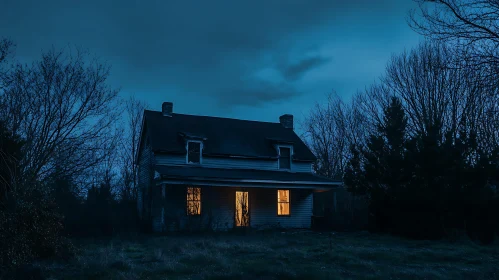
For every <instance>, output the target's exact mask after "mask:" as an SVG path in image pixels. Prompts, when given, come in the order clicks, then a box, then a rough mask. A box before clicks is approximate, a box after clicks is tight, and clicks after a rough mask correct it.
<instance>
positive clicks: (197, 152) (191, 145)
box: [187, 142, 201, 163]
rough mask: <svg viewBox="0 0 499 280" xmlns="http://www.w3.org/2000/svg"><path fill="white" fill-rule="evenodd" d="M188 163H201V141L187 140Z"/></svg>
mask: <svg viewBox="0 0 499 280" xmlns="http://www.w3.org/2000/svg"><path fill="white" fill-rule="evenodd" d="M187 163H201V143H200V142H187Z"/></svg>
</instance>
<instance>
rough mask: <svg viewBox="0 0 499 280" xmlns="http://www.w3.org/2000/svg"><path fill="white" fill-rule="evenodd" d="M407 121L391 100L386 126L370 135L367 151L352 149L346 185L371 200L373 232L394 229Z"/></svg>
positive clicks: (398, 104) (396, 101)
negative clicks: (394, 210)
mask: <svg viewBox="0 0 499 280" xmlns="http://www.w3.org/2000/svg"><path fill="white" fill-rule="evenodd" d="M406 127H407V118H406V116H405V112H404V109H403V106H402V103H401V102H400V100H399V99H398V98H396V97H392V98H391V100H390V104H389V106H387V108H385V109H384V118H383V124H382V125H380V126H379V127H378V128H377V133H376V134H373V135H370V137H369V139H368V141H367V144H366V148H365V149H362V150H357V149H356V148H355V147H352V155H353V156H352V158H351V159H350V161H349V162H348V165H347V168H346V172H345V176H344V179H345V184H346V185H347V187H348V188H349V189H350V190H352V191H354V192H355V193H358V194H365V195H367V197H368V199H369V208H370V225H371V229H373V230H374V229H376V230H382V231H384V230H388V228H391V227H392V226H393V225H392V224H391V220H392V218H393V205H394V199H395V198H396V197H397V196H399V193H400V189H402V188H403V187H404V186H405V184H406V182H405V181H406V177H407V176H406V174H405V168H404V147H405V143H406V136H405V134H406Z"/></svg>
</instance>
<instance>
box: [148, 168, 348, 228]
mask: <svg viewBox="0 0 499 280" xmlns="http://www.w3.org/2000/svg"><path fill="white" fill-rule="evenodd" d="M158 171H159V172H158V173H159V175H158V176H157V177H156V186H155V192H156V194H153V200H152V203H151V204H152V205H151V210H152V211H151V214H152V217H151V218H152V227H153V231H155V232H168V231H182V230H215V231H226V230H229V229H233V228H237V227H251V228H310V227H311V219H312V212H313V193H314V192H315V191H323V190H326V189H331V188H332V187H335V186H336V187H337V186H340V185H341V182H331V181H330V180H329V179H324V178H322V177H316V176H315V175H313V174H307V173H290V172H282V171H274V172H273V171H263V172H262V171H256V170H249V171H248V170H217V169H213V168H189V167H187V168H186V167H182V168H177V169H175V168H173V169H172V168H171V167H168V168H167V169H163V170H161V168H160V169H159V170H158ZM182 175H183V176H182ZM250 176H252V177H251V178H248V177H250ZM272 178H274V180H271V179H272Z"/></svg>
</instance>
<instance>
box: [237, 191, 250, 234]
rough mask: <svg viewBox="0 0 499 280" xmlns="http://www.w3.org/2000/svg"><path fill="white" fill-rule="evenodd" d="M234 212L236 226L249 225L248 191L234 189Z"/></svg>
mask: <svg viewBox="0 0 499 280" xmlns="http://www.w3.org/2000/svg"><path fill="white" fill-rule="evenodd" d="M235 212H236V217H235V219H236V220H235V224H236V227H249V225H250V215H249V200H248V192H239V191H236V211H235Z"/></svg>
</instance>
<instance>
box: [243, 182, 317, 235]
mask: <svg viewBox="0 0 499 280" xmlns="http://www.w3.org/2000/svg"><path fill="white" fill-rule="evenodd" d="M249 196H250V197H249V201H250V214H251V217H250V224H251V226H252V227H255V228H258V227H283V228H310V226H311V221H312V209H313V194H312V190H299V189H298V190H293V189H291V190H290V191H289V197H290V215H289V216H277V189H251V190H250V193H249Z"/></svg>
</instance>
